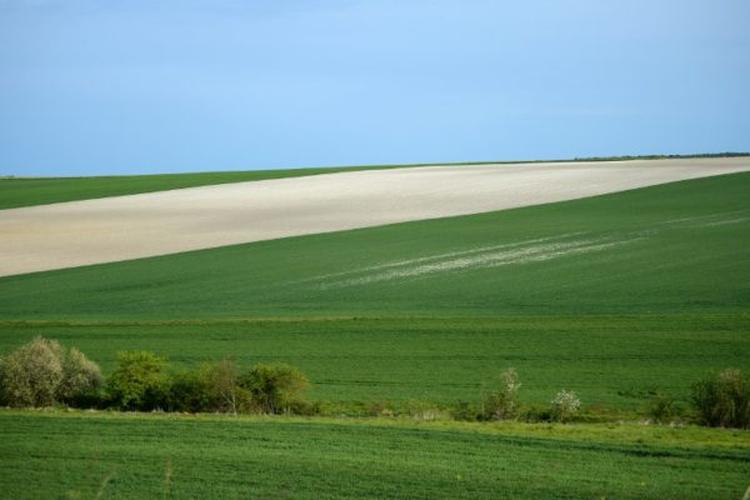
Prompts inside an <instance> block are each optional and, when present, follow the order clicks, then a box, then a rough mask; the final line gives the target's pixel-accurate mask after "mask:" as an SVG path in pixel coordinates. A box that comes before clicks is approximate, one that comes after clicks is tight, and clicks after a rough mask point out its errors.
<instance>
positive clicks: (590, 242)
mask: <svg viewBox="0 0 750 500" xmlns="http://www.w3.org/2000/svg"><path fill="white" fill-rule="evenodd" d="M748 248H750V174H748V173H743V174H735V175H727V176H718V177H712V178H706V179H700V180H693V181H687V182H678V183H673V184H667V185H662V186H655V187H650V188H645V189H639V190H634V191H629V192H623V193H618V194H612V195H606V196H599V197H594V198H587V199H582V200H576V201H570V202H564V203H556V204H550V205H542V206H536V207H528V208H521V209H516V210H507V211H501V212H493V213H487V214H481V215H473V216H466V217H454V218H446V219H437V220H431V221H420V222H412V223H406V224H397V225H391V226H384V227H379V228H371V229H362V230H355V231H346V232H339V233H330V234H321V235H313V236H303V237H296V238H287V239H281V240H275V241H267V242H259V243H252V244H245V245H237V246H231V247H223V248H219V249H213V250H206V251H197V252H189V253H183V254H178V255H171V256H163V257H157V258H148V259H141V260H134V261H128V262H121V263H114V264H105V265H98V266H90V267H83V268H76V269H67V270H60V271H53V272H45V273H37V274H30V275H22V276H14V277H6V278H2V279H0V317H2V318H6V319H8V318H19V319H42V318H48V319H62V318H77V319H82V318H90V319H109V318H119V319H135V318H152V319H170V318H174V319H187V318H196V319H205V318H211V317H246V316H288V315H294V316H320V315H343V316H352V315H366V316H382V315H386V316H394V315H398V316H414V315H420V316H424V315H427V316H431V315H440V316H455V315H484V316H497V315H506V314H526V315H529V314H620V313H622V314H667V313H670V314H674V313H680V314H682V313H706V312H711V313H726V312H743V311H747V310H748V306H749V305H750V252H748Z"/></svg>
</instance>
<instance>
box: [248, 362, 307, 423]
mask: <svg viewBox="0 0 750 500" xmlns="http://www.w3.org/2000/svg"><path fill="white" fill-rule="evenodd" d="M240 384H241V386H242V387H243V388H244V389H246V390H248V391H249V392H250V394H251V395H252V400H253V404H254V405H255V406H256V407H257V408H258V410H259V411H260V412H262V413H269V414H273V413H291V412H292V411H293V410H294V409H295V407H297V406H298V405H299V404H300V402H301V401H303V400H304V398H303V395H304V392H305V390H306V389H307V387H308V386H309V385H310V384H309V382H308V380H307V377H305V375H304V374H303V373H302V372H301V371H299V370H298V369H297V368H295V367H293V366H291V365H288V364H285V363H271V364H257V365H255V366H254V367H253V368H252V369H251V370H250V371H248V372H247V373H246V374H245V375H244V376H243V377H242V379H241V381H240Z"/></svg>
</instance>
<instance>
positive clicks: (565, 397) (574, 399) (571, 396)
mask: <svg viewBox="0 0 750 500" xmlns="http://www.w3.org/2000/svg"><path fill="white" fill-rule="evenodd" d="M580 409H581V400H580V399H578V396H577V395H576V393H575V392H573V391H566V390H565V389H563V390H561V391H560V392H558V393H557V394H556V395H555V397H554V398H552V416H553V417H554V418H555V420H557V421H558V422H567V421H568V420H570V418H571V417H573V416H574V415H575V414H576V413H578V410H580Z"/></svg>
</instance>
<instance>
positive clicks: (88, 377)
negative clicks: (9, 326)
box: [0, 337, 101, 407]
mask: <svg viewBox="0 0 750 500" xmlns="http://www.w3.org/2000/svg"><path fill="white" fill-rule="evenodd" d="M0 385H1V386H2V390H1V391H0V392H2V399H3V400H4V402H5V403H6V404H8V405H11V406H17V407H23V406H35V407H36V406H51V405H54V404H57V403H61V402H64V403H72V402H74V401H75V400H76V399H77V398H79V397H81V396H82V395H83V394H85V393H88V392H93V391H96V390H97V389H98V388H99V387H100V386H101V372H100V371H99V367H98V366H97V365H96V363H93V362H92V361H89V360H88V359H87V358H86V356H84V355H83V354H82V353H81V352H80V351H78V350H77V349H71V350H70V351H67V352H66V350H65V348H63V347H62V346H61V345H60V343H59V342H57V341H54V340H49V339H45V338H43V337H36V338H35V339H34V340H32V341H31V342H29V343H28V344H25V345H23V346H21V347H19V348H18V349H16V350H15V351H14V352H12V353H11V354H9V355H8V356H6V357H5V358H3V360H2V363H1V364H0Z"/></svg>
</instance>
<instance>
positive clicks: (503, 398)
mask: <svg viewBox="0 0 750 500" xmlns="http://www.w3.org/2000/svg"><path fill="white" fill-rule="evenodd" d="M520 388H521V383H520V382H519V381H518V373H516V370H515V369H514V368H508V369H507V370H505V371H504V372H503V373H501V374H500V384H499V386H498V387H497V388H496V389H494V390H491V391H489V392H488V393H487V394H486V395H485V397H484V401H483V405H482V410H483V411H482V414H483V415H482V416H483V417H484V418H486V419H489V420H502V419H507V418H513V417H515V416H516V414H517V412H518V390H519V389H520Z"/></svg>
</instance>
